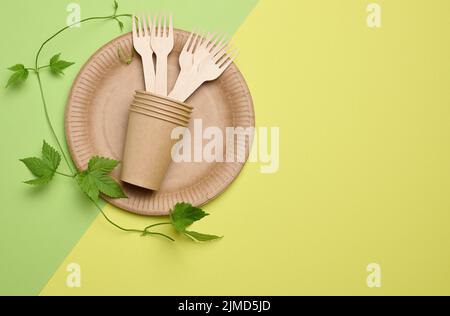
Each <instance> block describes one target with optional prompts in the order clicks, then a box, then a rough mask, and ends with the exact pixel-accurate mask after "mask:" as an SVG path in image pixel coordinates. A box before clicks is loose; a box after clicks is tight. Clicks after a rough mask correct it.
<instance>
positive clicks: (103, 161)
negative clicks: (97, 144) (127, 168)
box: [88, 156, 119, 173]
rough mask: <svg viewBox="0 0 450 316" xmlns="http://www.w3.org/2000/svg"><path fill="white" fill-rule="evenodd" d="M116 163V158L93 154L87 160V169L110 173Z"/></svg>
mask: <svg viewBox="0 0 450 316" xmlns="http://www.w3.org/2000/svg"><path fill="white" fill-rule="evenodd" d="M118 164H119V162H118V161H117V160H114V159H109V158H104V157H99V156H94V157H92V158H91V159H90V160H89V163H88V170H89V171H95V170H99V171H101V172H103V173H110V172H111V171H113V170H114V168H116V167H117V165H118Z"/></svg>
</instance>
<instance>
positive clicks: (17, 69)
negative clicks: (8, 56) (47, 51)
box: [8, 64, 25, 71]
mask: <svg viewBox="0 0 450 316" xmlns="http://www.w3.org/2000/svg"><path fill="white" fill-rule="evenodd" d="M24 69H25V66H24V65H22V64H16V65H14V66H11V67H9V68H8V70H11V71H19V70H24Z"/></svg>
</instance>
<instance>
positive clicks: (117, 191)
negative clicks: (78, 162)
mask: <svg viewBox="0 0 450 316" xmlns="http://www.w3.org/2000/svg"><path fill="white" fill-rule="evenodd" d="M118 164H119V162H118V161H116V160H113V159H109V158H104V157H98V156H95V157H92V158H91V159H90V160H89V163H88V168H87V169H86V170H84V171H82V172H80V173H79V174H77V176H76V180H77V182H78V184H79V186H80V188H81V190H82V191H83V192H84V193H86V194H87V195H88V196H89V197H90V198H91V199H92V200H94V201H95V200H97V199H98V195H99V194H100V192H101V193H103V194H105V195H107V196H109V197H112V198H126V197H127V196H126V195H125V193H124V192H123V190H122V188H121V186H120V185H119V184H118V183H117V182H116V181H115V180H114V179H113V178H112V177H110V176H109V175H107V174H108V173H109V172H111V171H112V170H114V168H115V167H116V166H117V165H118Z"/></svg>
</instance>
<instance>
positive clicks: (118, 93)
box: [65, 30, 255, 215]
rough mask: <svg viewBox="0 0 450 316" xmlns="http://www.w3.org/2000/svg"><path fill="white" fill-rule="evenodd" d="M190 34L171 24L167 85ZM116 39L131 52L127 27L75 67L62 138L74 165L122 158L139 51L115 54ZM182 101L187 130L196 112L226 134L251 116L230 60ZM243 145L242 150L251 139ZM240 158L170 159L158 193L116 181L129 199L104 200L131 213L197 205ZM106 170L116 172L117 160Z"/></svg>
mask: <svg viewBox="0 0 450 316" xmlns="http://www.w3.org/2000/svg"><path fill="white" fill-rule="evenodd" d="M188 36H189V33H187V32H184V31H180V30H175V45H174V50H173V52H172V53H171V54H170V56H169V61H168V71H169V75H168V84H169V91H170V90H171V88H172V87H173V85H174V84H175V80H176V77H177V76H178V73H179V66H178V56H179V54H180V51H181V49H182V47H183V45H184V43H185V42H186V40H187V38H188ZM118 45H121V46H122V47H123V49H124V51H125V52H126V53H129V52H130V51H131V49H132V39H131V34H125V35H123V36H121V37H118V38H116V39H114V40H113V41H111V42H109V43H108V44H106V45H105V46H103V47H102V48H100V49H99V50H98V51H97V52H96V53H95V54H94V55H93V56H92V57H91V58H90V59H89V60H88V61H87V63H86V64H85V65H84V67H83V68H82V69H81V71H80V73H79V74H78V76H77V78H76V79H75V81H74V83H73V86H72V90H71V92H70V96H69V99H68V103H67V107H66V115H65V127H66V139H67V143H68V147H69V150H70V154H71V156H72V159H73V161H74V162H75V164H76V166H77V168H78V169H85V168H86V166H87V163H88V161H89V159H90V157H92V156H94V155H100V156H104V157H110V158H114V159H116V160H122V152H123V148H124V141H125V136H126V131H127V124H128V114H129V109H130V105H131V103H132V101H133V96H134V94H135V91H136V90H143V89H144V81H143V80H144V79H143V73H142V64H141V60H140V58H139V55H137V54H136V53H135V54H134V56H135V57H134V59H133V62H132V63H131V64H130V65H126V64H124V63H122V62H121V61H120V59H119V57H118V52H117V50H118ZM186 103H187V104H189V105H190V106H192V107H193V108H194V110H193V113H192V120H191V122H190V124H189V129H190V131H191V134H192V135H193V120H194V119H199V118H201V119H203V129H205V128H207V127H208V126H218V127H220V128H221V129H222V131H223V133H224V135H225V128H226V127H228V126H236V127H238V126H239V127H244V128H245V127H253V126H254V123H255V119H254V111H253V102H252V98H251V96H250V92H249V90H248V87H247V85H246V83H245V80H244V78H243V77H242V75H241V73H240V72H239V70H238V69H237V67H236V66H235V65H234V64H233V65H231V66H230V67H229V68H228V69H227V70H226V71H225V73H224V74H223V75H222V76H221V77H220V78H219V79H217V80H216V81H213V82H209V83H206V84H204V85H203V86H202V87H201V88H200V89H199V90H197V91H196V92H195V93H194V94H193V95H192V96H191V97H190V98H189V99H188V100H187V101H186ZM205 143H206V141H205ZM238 145H239V144H238ZM241 145H242V146H245V148H246V155H247V156H246V157H248V152H249V141H246V142H245V144H241ZM224 155H225V150H224ZM234 155H235V156H237V153H236V154H234ZM235 161H238V160H235ZM243 165H244V163H242V162H213V163H208V162H189V163H185V162H183V163H174V162H172V163H171V165H170V167H169V170H168V172H167V174H166V177H165V179H164V181H163V183H162V185H161V188H160V190H159V191H158V192H155V191H149V190H145V189H142V188H138V187H135V186H132V185H129V184H126V183H121V185H122V186H123V189H124V191H125V193H126V194H127V196H128V199H110V198H107V197H105V199H106V200H107V201H108V202H110V203H111V204H113V205H115V206H117V207H119V208H122V209H124V210H128V211H131V212H134V213H137V214H142V215H167V214H168V213H169V211H170V209H171V208H172V207H173V205H175V204H176V203H177V202H181V201H185V202H189V203H192V204H193V205H195V206H200V205H203V204H205V203H207V202H208V201H210V200H211V199H213V198H215V197H217V196H218V195H219V194H220V193H221V192H223V191H224V190H225V189H226V188H227V187H228V186H229V185H230V184H231V182H232V181H233V180H234V179H235V178H236V177H237V176H238V175H239V172H240V171H241V169H242V167H243ZM112 176H113V177H114V178H115V179H119V178H120V165H119V167H118V168H117V169H116V170H114V171H113V173H112Z"/></svg>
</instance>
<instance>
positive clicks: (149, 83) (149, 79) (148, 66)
mask: <svg viewBox="0 0 450 316" xmlns="http://www.w3.org/2000/svg"><path fill="white" fill-rule="evenodd" d="M142 68H143V70H144V81H145V90H146V91H148V92H152V93H154V92H155V67H154V66H153V56H152V55H151V54H149V55H144V56H142Z"/></svg>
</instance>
